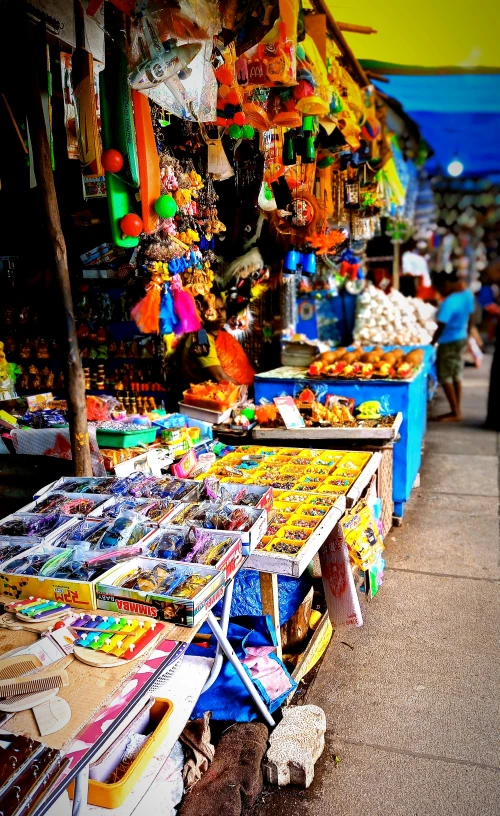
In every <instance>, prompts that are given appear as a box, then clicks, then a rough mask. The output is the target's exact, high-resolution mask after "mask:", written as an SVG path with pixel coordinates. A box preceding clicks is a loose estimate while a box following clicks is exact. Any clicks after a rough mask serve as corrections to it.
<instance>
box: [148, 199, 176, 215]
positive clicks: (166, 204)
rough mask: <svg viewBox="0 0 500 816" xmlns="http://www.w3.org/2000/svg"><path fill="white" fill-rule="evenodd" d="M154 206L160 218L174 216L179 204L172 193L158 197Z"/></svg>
mask: <svg viewBox="0 0 500 816" xmlns="http://www.w3.org/2000/svg"><path fill="white" fill-rule="evenodd" d="M154 208H155V212H156V213H157V215H159V216H160V218H173V217H174V215H175V214H176V212H177V204H176V203H175V201H174V199H173V198H172V196H171V195H161V196H160V197H159V198H157V199H156V201H155V204H154Z"/></svg>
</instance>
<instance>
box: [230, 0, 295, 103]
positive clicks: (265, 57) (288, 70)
mask: <svg viewBox="0 0 500 816" xmlns="http://www.w3.org/2000/svg"><path fill="white" fill-rule="evenodd" d="M279 9H280V16H279V18H278V20H277V21H276V23H275V24H274V26H273V28H272V29H271V30H270V31H269V32H268V33H267V34H266V36H265V37H264V38H263V39H262V40H261V41H260V42H259V43H258V44H257V45H256V46H254V47H253V48H250V49H249V50H248V51H246V52H245V53H244V54H242V55H241V56H240V59H239V60H238V68H237V71H238V75H239V82H240V84H242V85H245V86H246V87H248V88H252V87H256V88H273V87H275V86H280V85H295V84H296V46H297V23H298V12H299V4H298V3H296V2H295V0H280V3H279ZM243 60H246V61H247V63H246V66H245V65H244V63H243Z"/></svg>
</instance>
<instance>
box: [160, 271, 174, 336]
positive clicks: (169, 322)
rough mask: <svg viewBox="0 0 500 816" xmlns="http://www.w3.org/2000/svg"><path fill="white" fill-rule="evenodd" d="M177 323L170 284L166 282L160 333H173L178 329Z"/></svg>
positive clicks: (162, 297)
mask: <svg viewBox="0 0 500 816" xmlns="http://www.w3.org/2000/svg"><path fill="white" fill-rule="evenodd" d="M177 325H178V320H177V317H176V315H175V311H174V301H173V299H172V294H171V292H170V285H169V284H168V283H165V285H164V286H163V293H162V296H161V303H160V334H162V335H165V334H173V333H174V332H176V331H177Z"/></svg>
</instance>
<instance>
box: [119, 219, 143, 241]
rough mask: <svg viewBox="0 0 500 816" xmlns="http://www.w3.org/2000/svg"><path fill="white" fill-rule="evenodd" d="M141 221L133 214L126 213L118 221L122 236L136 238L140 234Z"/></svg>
mask: <svg viewBox="0 0 500 816" xmlns="http://www.w3.org/2000/svg"><path fill="white" fill-rule="evenodd" d="M142 227H143V225H142V219H141V218H139V216H138V215H136V214H135V213H128V214H127V215H124V216H123V218H122V219H121V221H120V229H121V231H122V233H123V235H127V236H129V237H130V238H137V236H138V235H140V234H141V232H142Z"/></svg>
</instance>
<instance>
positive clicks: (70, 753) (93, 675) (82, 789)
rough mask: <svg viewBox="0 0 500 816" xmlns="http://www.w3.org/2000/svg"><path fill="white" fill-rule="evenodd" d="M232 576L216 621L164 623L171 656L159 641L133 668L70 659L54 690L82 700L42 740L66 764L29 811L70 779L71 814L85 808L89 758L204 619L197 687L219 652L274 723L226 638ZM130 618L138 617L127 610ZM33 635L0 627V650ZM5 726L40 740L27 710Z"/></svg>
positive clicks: (45, 803)
mask: <svg viewBox="0 0 500 816" xmlns="http://www.w3.org/2000/svg"><path fill="white" fill-rule="evenodd" d="M243 564H244V560H242V562H241V564H240V567H241V566H242V565H243ZM235 574H237V573H235ZM234 577H235V576H233V578H232V579H231V580H230V581H229V582H228V583H227V585H226V588H225V592H224V599H223V604H222V615H221V620H220V622H218V621H217V619H216V618H215V616H214V615H213V613H212V612H208V613H207V615H206V617H205V619H204V620H201V621H200V622H199V624H198V625H197V626H196V627H193V628H188V627H181V626H175V625H173V624H170V625H168V624H167V628H166V630H165V633H164V636H163V641H165V640H169V641H172V640H175V641H176V642H177V644H176V649H175V650H174V651H173V652H172V655H174V660H173V659H172V655H170V654H168V655H167V654H166V652H165V651H162V641H160V642H159V643H158V644H157V646H156V648H155V649H154V651H153V652H152V653H150V654H149V656H148V657H147V658H146V659H145V660H143V661H141V659H139V660H138V661H137V663H135V664H134V669H133V670H131V667H130V666H125V667H123V668H122V667H120V668H113V669H96V668H93V667H91V666H87V665H86V664H84V663H81V662H80V661H78V660H76V659H74V660H73V661H72V663H71V664H70V665H69V666H68V668H67V672H68V676H69V680H70V683H69V686H67V687H65V688H62V689H60V690H59V694H60V696H61V697H63V698H65V697H66V696H67V695H68V694H69V690H70V689H71V688H73V691H74V689H75V688H78V689H81V690H85V689H86V690H87V691H86V693H85V695H84V697H83V700H84V701H85V702H82V701H81V700H80V702H79V705H78V711H76V705H75V721H74V722H73V724H72V722H71V720H70V723H69V724H68V725H67V726H65V727H64V728H63V729H61V730H60V731H57V732H55V733H54V734H51V735H49V736H48V737H44V738H43V739H42V741H43V742H44V743H45V744H46V745H48V746H49V747H53V748H57V749H58V750H61V751H62V753H63V754H64V755H65V757H66V758H67V759H69V767H68V771H67V773H66V775H64V776H63V777H62V778H61V779H60V781H58V782H57V783H56V784H55V785H54V786H53V788H51V789H49V791H48V793H47V794H46V795H45V796H44V797H43V799H42V800H41V802H40V803H39V804H38V806H37V807H36V809H35V810H34V814H35V816H43V814H45V813H47V811H48V810H49V809H50V807H51V806H52V805H53V804H54V802H56V801H57V800H58V799H59V797H60V796H61V795H62V794H63V793H64V791H65V790H66V788H67V787H68V785H69V783H70V782H72V781H73V780H74V781H75V796H74V801H73V816H82V814H84V813H86V812H87V810H86V808H87V785H88V770H89V764H90V762H91V761H92V759H93V758H94V757H95V756H96V755H97V754H98V753H102V751H103V750H104V749H105V747H106V745H108V744H110V743H111V742H112V740H113V736H114V735H115V734H117V733H118V732H119V729H120V726H122V725H123V723H124V722H126V721H127V718H128V717H129V716H130V714H131V713H132V712H133V711H134V709H135V708H136V707H137V705H138V703H139V702H140V700H141V699H144V698H145V697H146V695H147V694H148V693H150V692H151V691H152V690H153V688H154V687H155V686H156V685H157V684H158V681H160V679H161V678H162V676H163V675H165V673H166V672H167V671H169V670H170V669H171V667H172V664H173V662H175V660H176V659H179V658H181V657H182V655H183V653H184V651H185V649H184V648H183V647H182V646H181V645H180V644H186V646H187V644H189V643H190V642H191V641H192V640H193V638H194V636H195V635H196V633H197V632H198V630H199V628H200V626H201V625H202V624H203V623H204V622H205V621H206V622H207V623H208V625H209V627H210V629H211V630H212V633H213V635H214V637H215V639H216V641H217V653H216V657H215V660H214V662H213V664H212V667H211V670H210V673H209V676H208V679H207V680H206V682H205V684H204V685H203V687H202V688H201V687H200V692H201V691H203V690H204V689H206V688H208V687H209V686H210V685H212V683H214V682H215V680H216V679H217V676H218V674H219V672H220V670H221V667H222V661H223V656H224V655H225V656H226V658H227V659H228V660H229V661H230V663H231V664H232V666H233V667H234V669H235V671H236V673H237V674H238V676H239V678H240V679H241V681H242V683H243V684H244V686H245V688H246V689H247V691H248V693H249V694H250V696H251V697H252V700H253V701H254V703H255V706H256V707H257V709H258V710H259V712H260V714H261V716H262V717H263V718H264V719H265V720H266V722H267V723H268V724H269V725H271V726H273V725H274V720H273V718H272V716H271V715H270V713H269V711H268V710H267V708H266V706H265V705H264V702H263V701H262V698H261V697H260V695H259V694H258V692H257V690H256V688H255V686H254V684H253V683H252V681H251V680H250V678H249V676H248V674H247V672H246V671H245V669H244V668H243V666H242V664H241V662H240V660H239V659H238V657H237V655H236V654H235V652H234V650H233V648H232V647H231V645H230V643H229V640H228V639H227V627H228V624H229V610H230V607H231V598H232V590H233V581H234ZM11 600H12V599H11V598H7V597H4V596H0V603H9V602H10V601H11ZM95 612H96V613H98V612H99V610H95ZM131 617H140V616H136V615H132V616H131ZM35 639H36V636H35V635H32V634H31V633H30V632H25V631H11V630H6V629H0V654H2V653H3V654H4V653H6V652H7V651H10V650H11V649H15V648H22V647H25V646H27V645H29V644H30V643H31V642H34V640H35ZM204 679H205V677H204ZM104 681H105V682H104ZM195 702H196V700H195V699H193V705H192V706H191V710H192V708H193V706H194V704H195ZM189 714H190V712H188V714H187V716H186V720H187V719H188V718H189ZM78 718H79V719H78ZM72 720H73V717H72ZM101 723H105V726H104V725H103V726H102V727H101ZM184 725H185V721H184V722H182V723H178V726H177V728H178V731H177V735H176V739H177V737H178V735H179V734H180V733H181V731H182V730H183V728H184ZM5 730H6V731H9V732H11V733H18V734H20V733H22V734H24V735H25V736H31V737H33V738H34V739H36V740H40V734H39V731H38V728H37V725H36V722H35V719H34V717H33V714H32V712H31V711H30V710H27V711H22V712H19V713H18V714H15V715H14V716H13V717H12V718H11V719H10V720H8V722H7V723H6V727H5ZM174 741H175V740H174Z"/></svg>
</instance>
